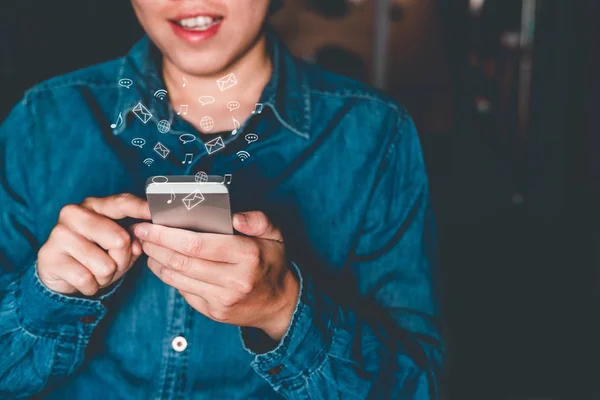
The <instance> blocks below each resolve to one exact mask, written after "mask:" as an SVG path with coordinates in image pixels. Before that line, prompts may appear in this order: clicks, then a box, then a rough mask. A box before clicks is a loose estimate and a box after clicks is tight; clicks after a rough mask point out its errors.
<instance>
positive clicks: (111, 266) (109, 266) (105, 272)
mask: <svg viewBox="0 0 600 400" xmlns="http://www.w3.org/2000/svg"><path fill="white" fill-rule="evenodd" d="M116 270H117V264H116V263H114V262H108V263H107V262H104V261H101V262H98V272H97V273H96V276H98V277H99V278H109V277H111V276H112V275H113V274H114V273H115V271H116Z"/></svg>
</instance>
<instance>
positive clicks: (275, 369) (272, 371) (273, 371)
mask: <svg viewBox="0 0 600 400" xmlns="http://www.w3.org/2000/svg"><path fill="white" fill-rule="evenodd" d="M282 369H283V365H281V364H279V365H278V366H276V367H273V368H271V369H270V370H268V371H267V374H269V375H277V374H279V373H280V372H281V370H282Z"/></svg>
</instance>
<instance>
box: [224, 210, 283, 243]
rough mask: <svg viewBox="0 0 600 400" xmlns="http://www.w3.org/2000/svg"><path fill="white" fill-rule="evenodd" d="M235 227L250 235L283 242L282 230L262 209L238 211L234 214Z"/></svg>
mask: <svg viewBox="0 0 600 400" xmlns="http://www.w3.org/2000/svg"><path fill="white" fill-rule="evenodd" d="M233 227H234V228H235V229H236V230H237V231H238V232H241V233H243V234H245V235H248V236H254V237H257V238H261V239H269V240H276V241H278V242H283V237H282V236H281V232H280V231H279V229H278V228H277V227H275V225H273V224H272V223H271V221H269V219H268V218H267V216H266V215H265V214H264V213H262V212H260V211H248V212H243V213H237V214H235V215H234V216H233Z"/></svg>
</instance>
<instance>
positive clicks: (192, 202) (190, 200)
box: [181, 189, 204, 211]
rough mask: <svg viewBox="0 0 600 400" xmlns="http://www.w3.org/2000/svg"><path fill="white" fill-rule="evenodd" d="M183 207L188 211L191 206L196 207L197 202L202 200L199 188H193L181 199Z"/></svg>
mask: <svg viewBox="0 0 600 400" xmlns="http://www.w3.org/2000/svg"><path fill="white" fill-rule="evenodd" d="M181 201H182V202H183V204H184V205H185V208H187V209H188V211H190V210H191V209H192V208H194V207H196V206H197V205H198V204H200V203H202V202H203V201H204V196H203V195H202V193H200V190H199V189H196V190H194V191H193V192H192V193H190V194H188V195H187V196H185V197H184V198H183V199H182V200H181Z"/></svg>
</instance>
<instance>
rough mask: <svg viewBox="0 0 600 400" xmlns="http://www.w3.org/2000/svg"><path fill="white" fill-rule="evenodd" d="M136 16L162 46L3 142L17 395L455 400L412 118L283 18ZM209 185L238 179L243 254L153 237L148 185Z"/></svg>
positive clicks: (3, 223) (4, 306) (199, 241)
mask: <svg viewBox="0 0 600 400" xmlns="http://www.w3.org/2000/svg"><path fill="white" fill-rule="evenodd" d="M132 4H133V7H134V9H135V12H136V14H137V16H138V18H139V20H140V22H141V25H142V26H143V27H144V29H145V31H146V33H147V34H148V38H149V39H144V40H142V41H141V42H140V43H138V44H137V45H136V46H135V47H134V48H133V49H132V51H131V53H130V54H129V55H128V56H127V57H125V58H123V59H120V60H115V61H111V62H108V63H105V64H102V65H98V66H94V67H91V68H88V69H85V70H82V71H78V72H74V73H71V74H69V75H66V76H62V77H58V78H55V79H51V80H49V81H47V82H45V83H42V84H40V85H38V86H36V87H35V88H33V89H32V90H30V91H29V92H28V93H27V94H26V95H25V97H24V99H23V100H22V101H21V102H20V103H19V104H18V105H17V106H16V107H15V108H14V109H13V111H12V112H11V114H10V115H9V117H8V118H7V120H6V121H5V122H4V123H3V125H2V126H1V128H0V149H1V156H0V162H1V168H0V185H1V186H0V204H1V205H2V214H1V218H0V232H2V238H1V240H0V246H1V247H0V266H1V267H2V272H1V275H0V276H1V279H0V288H1V290H2V291H1V292H0V293H1V297H0V299H1V302H0V313H1V315H2V316H1V318H0V349H2V358H1V362H0V392H1V393H2V395H3V396H5V397H29V396H37V397H40V398H47V399H151V398H152V399H154V398H156V399H159V398H160V399H176V398H177V399H178V398H186V399H200V398H203V399H204V398H206V399H269V398H281V397H283V398H289V399H303V398H323V399H338V398H342V399H365V398H393V399H428V398H437V397H438V394H439V389H438V384H439V373H440V365H441V362H442V353H443V352H442V344H441V338H440V333H439V321H438V316H437V308H436V304H435V303H436V298H435V297H436V293H435V289H434V285H433V282H432V281H433V279H432V278H433V274H434V265H435V261H436V260H435V233H434V226H433V225H434V223H433V217H432V210H431V204H430V200H429V191H428V183H427V177H426V174H425V168H424V165H423V159H422V156H421V150H420V147H419V142H418V138H417V134H416V132H415V129H414V126H413V124H412V121H411V119H410V118H409V116H408V115H407V114H406V112H405V111H404V110H403V109H402V108H400V107H399V106H397V105H396V104H394V103H393V102H391V101H390V100H388V99H387V98H386V97H384V96H382V95H381V94H379V93H378V92H376V91H375V90H372V89H369V88H367V87H364V86H363V85H361V84H359V83H356V82H353V81H350V80H348V79H345V78H342V77H339V76H335V75H332V74H329V73H326V72H324V71H322V70H319V69H317V68H316V67H312V66H309V65H307V64H305V63H302V62H299V61H297V60H295V59H293V58H292V57H291V56H290V55H289V54H288V52H287V51H286V50H285V48H284V47H283V46H282V44H281V43H280V42H279V40H278V39H277V38H276V37H275V35H274V34H273V33H272V32H270V31H269V29H268V28H266V27H265V20H266V17H267V15H268V12H269V8H270V7H271V6H272V5H271V4H270V3H269V1H268V0H245V1H239V0H210V1H209V0H206V1H173V0H132ZM229 74H233V76H234V77H235V84H233V82H234V81H233V80H231V79H225V81H226V82H229V84H227V85H229V86H228V87H227V88H226V89H223V85H222V84H220V82H221V83H222V82H223V80H222V78H223V77H226V76H228V75H229ZM160 89H164V90H166V91H167V92H168V96H166V97H165V96H162V95H161V94H160V93H157V91H158V90H160ZM202 96H209V97H210V98H211V99H212V100H210V101H208V100H206V99H207V97H203V99H204V100H201V101H199V100H198V99H199V97H202ZM213 100H214V101H213ZM230 101H235V102H237V103H239V108H237V109H236V107H225V104H227V103H228V102H230ZM139 103H142V105H144V107H146V109H147V112H148V113H150V114H152V116H151V118H150V119H148V120H146V121H144V115H140V114H139V111H138V112H136V111H135V110H136V106H138V104H139ZM257 103H258V104H263V106H264V107H263V109H262V112H259V111H260V107H259V106H257ZM185 106H187V107H185ZM232 108H234V109H233V110H231V109H232ZM138 110H139V107H138ZM253 111H255V112H253ZM178 114H179V115H178ZM145 115H148V114H147V113H146V114H145ZM206 116H210V117H211V118H212V122H213V124H214V127H213V126H212V125H213V124H206V119H204V120H203V118H204V117H206ZM234 119H235V121H238V122H240V126H239V128H238V127H237V126H236V125H235V123H234V121H233V120H234ZM161 121H163V122H162V123H161ZM166 122H168V125H166ZM111 126H112V127H111ZM165 126H167V127H168V129H170V132H168V133H161V132H159V130H158V128H160V127H162V128H163V129H162V130H163V131H164V130H165V129H164V127H165ZM233 128H237V129H236V130H234V131H233V132H232V129H233ZM215 132H221V133H218V135H217V136H220V137H222V138H223V141H224V143H225V146H226V147H225V149H224V150H222V151H220V152H218V153H215V154H208V152H207V150H206V149H205V146H204V143H203V140H204V141H206V140H210V139H212V138H213V137H215ZM248 132H252V133H255V134H256V135H257V136H258V140H257V141H256V142H254V143H252V144H250V145H249V144H248V143H247V142H246V141H245V140H244V136H245V135H246V134H247V133H248ZM186 133H187V134H194V135H197V137H198V138H199V139H198V140H196V141H195V142H193V143H182V142H181V141H180V140H179V137H180V135H181V134H186ZM135 139H144V141H145V143H146V144H145V145H142V144H140V143H141V142H140V141H139V140H138V141H136V140H135ZM158 142H160V143H161V144H162V145H164V146H165V147H166V148H168V149H169V150H170V152H169V154H168V155H167V156H166V157H165V158H164V159H163V157H162V156H159V155H158V154H156V153H155V152H154V151H153V146H154V144H155V143H158ZM134 143H137V145H134ZM242 149H245V150H244V151H247V153H248V154H249V158H247V159H244V161H241V160H240V159H239V158H238V157H237V156H236V153H237V152H238V151H241V150H242ZM189 153H192V154H193V156H192V160H193V162H192V163H191V164H188V163H187V162H186V154H189ZM163 155H164V153H163ZM148 159H151V160H153V162H150V161H147V160H148ZM145 161H146V162H145ZM188 161H189V160H188ZM182 162H183V163H182ZM200 170H202V171H205V172H206V173H209V174H212V175H223V174H227V173H229V174H232V176H233V181H232V184H231V185H230V192H231V203H232V209H233V211H234V212H236V214H235V215H234V222H233V225H234V228H235V230H236V231H237V232H238V233H237V234H236V235H217V234H210V233H196V232H190V231H185V230H180V229H173V228H169V227H165V226H159V225H154V224H152V223H151V222H150V221H149V220H150V218H151V216H150V212H149V209H148V205H147V203H146V202H145V201H144V200H142V197H143V190H144V182H145V180H146V179H147V178H148V177H150V176H153V175H176V174H180V175H181V174H186V175H191V174H194V173H196V172H198V171H200ZM131 219H134V220H136V221H135V223H134V224H132V223H131ZM140 220H141V221H140Z"/></svg>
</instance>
